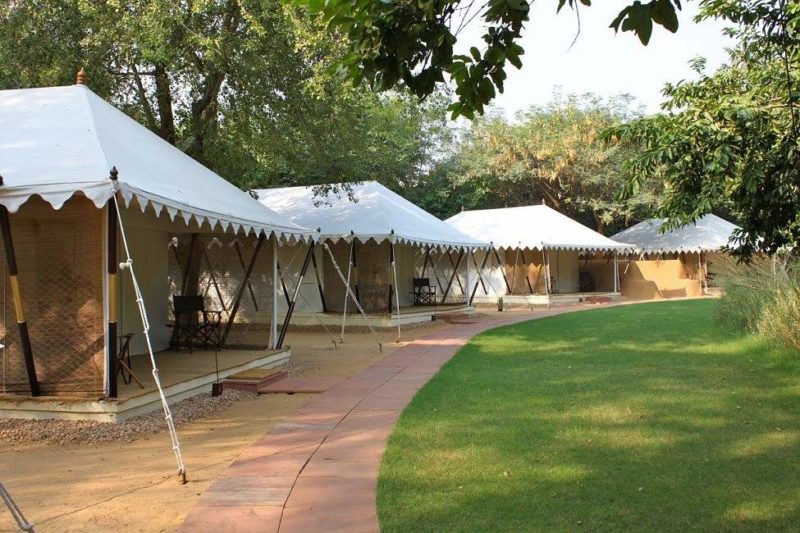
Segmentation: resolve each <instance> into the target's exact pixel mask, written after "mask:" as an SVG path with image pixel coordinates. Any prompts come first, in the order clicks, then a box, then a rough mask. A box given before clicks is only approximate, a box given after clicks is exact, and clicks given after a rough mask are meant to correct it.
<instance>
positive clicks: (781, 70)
mask: <svg viewBox="0 0 800 533" xmlns="http://www.w3.org/2000/svg"><path fill="white" fill-rule="evenodd" d="M708 17H720V18H723V19H725V20H728V21H730V22H732V23H734V24H736V25H737V28H736V29H732V30H731V31H730V33H731V34H732V35H734V36H735V37H737V38H738V41H739V44H738V45H737V46H736V48H735V49H734V50H732V51H731V56H730V61H729V64H728V65H726V66H724V67H723V68H721V69H720V70H719V71H717V72H715V73H713V74H708V73H706V72H705V71H704V62H703V61H696V62H695V65H694V66H695V69H696V72H697V74H698V75H699V79H698V80H696V81H689V82H687V81H683V82H681V83H678V84H675V85H668V86H667V87H666V88H665V89H664V93H665V95H666V96H667V98H668V100H667V102H666V104H665V105H664V112H663V113H661V114H659V115H656V116H653V117H647V118H643V119H640V120H636V121H633V122H631V123H628V124H624V125H622V126H620V127H618V128H614V129H612V130H610V131H609V132H608V133H607V136H608V138H610V139H622V140H624V141H627V142H639V143H641V144H642V145H643V146H644V150H642V151H640V152H639V153H637V154H634V156H633V157H632V158H631V160H630V162H629V164H628V168H629V170H631V173H632V176H633V179H632V180H631V182H630V184H629V186H628V188H627V193H628V194H634V193H636V191H637V190H638V189H639V188H640V187H641V186H642V183H643V182H644V181H648V180H652V179H659V180H663V181H664V182H665V184H666V191H667V192H666V197H665V201H664V204H663V206H662V207H663V209H662V212H661V215H662V216H665V217H667V218H668V219H669V221H668V223H667V224H666V225H665V229H669V228H673V227H675V226H678V225H681V224H684V223H686V222H692V221H694V220H696V219H697V218H699V217H700V216H702V215H704V214H705V213H708V212H710V211H711V210H713V209H717V208H720V207H722V208H728V207H730V206H733V211H734V213H735V214H736V218H737V219H738V220H739V221H740V222H741V226H742V228H743V234H742V235H740V236H739V237H740V243H739V244H740V246H739V247H738V248H736V249H734V250H733V253H734V254H737V255H740V256H744V257H747V256H750V255H751V254H753V253H754V252H755V251H759V250H760V251H765V252H767V253H775V252H776V251H778V250H779V249H781V248H782V247H786V246H797V244H798V243H799V242H800V215H798V213H800V113H799V112H798V108H797V104H798V98H799V97H800V33H798V31H800V5H798V4H797V3H791V2H778V3H776V2H771V1H768V0H751V1H744V0H706V1H704V2H703V3H702V12H701V18H708Z"/></svg>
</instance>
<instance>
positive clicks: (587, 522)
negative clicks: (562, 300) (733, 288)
mask: <svg viewBox="0 0 800 533" xmlns="http://www.w3.org/2000/svg"><path fill="white" fill-rule="evenodd" d="M716 304H717V302H715V301H710V300H703V301H697V300H695V301H682V302H659V303H650V304H637V305H625V306H619V307H616V308H606V309H596V310H589V311H581V312H575V313H567V314H564V315H561V316H556V317H551V318H542V319H540V320H534V321H530V322H525V323H521V324H517V325H514V326H509V327H503V328H498V329H495V330H492V331H488V332H486V333H483V334H481V335H480V336H478V337H475V338H473V339H472V340H471V341H470V342H469V343H468V344H467V346H465V347H464V348H462V349H461V350H460V351H459V352H458V353H457V354H456V355H455V357H454V358H453V359H452V360H451V361H450V362H449V363H447V364H445V366H444V367H443V368H442V369H441V370H440V372H439V373H438V374H437V375H435V376H434V377H433V378H432V379H431V380H430V381H429V382H428V383H427V384H426V385H425V386H424V387H423V388H422V389H421V390H420V391H419V392H418V393H417V395H416V396H415V397H414V399H413V400H412V401H411V404H409V406H408V407H407V408H406V409H405V410H404V411H403V413H402V415H401V417H400V419H399V421H398V422H397V424H396V426H395V428H394V431H393V433H392V435H391V436H390V438H389V443H388V447H387V450H386V452H385V454H384V456H383V461H382V464H381V470H380V475H379V478H378V494H377V504H378V516H379V518H380V526H381V531H385V532H389V533H391V532H395V531H403V532H406V531H584V530H585V531H603V532H612V531H687V530H688V531H742V530H768V531H790V530H793V529H795V528H796V524H797V523H798V522H799V521H800V509H798V507H797V505H796V502H797V497H796V493H797V491H798V490H800V478H798V476H797V474H796V471H795V469H793V468H787V465H790V464H794V462H795V461H796V460H797V439H798V438H800V398H799V397H798V387H797V377H796V376H797V374H798V371H800V361H798V359H797V358H796V357H793V356H791V355H789V354H786V353H784V352H783V351H782V350H774V349H771V347H770V346H769V345H768V344H767V343H765V342H764V341H763V340H761V339H759V338H754V337H752V336H747V335H742V334H731V333H730V332H729V331H726V330H724V329H722V328H720V327H718V326H717V325H716V324H715V323H714V320H713V318H712V315H713V310H714V307H715V306H716Z"/></svg>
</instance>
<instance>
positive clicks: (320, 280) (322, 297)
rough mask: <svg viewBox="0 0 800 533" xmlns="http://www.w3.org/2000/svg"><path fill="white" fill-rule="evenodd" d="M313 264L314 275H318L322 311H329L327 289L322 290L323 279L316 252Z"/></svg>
mask: <svg viewBox="0 0 800 533" xmlns="http://www.w3.org/2000/svg"><path fill="white" fill-rule="evenodd" d="M311 265H312V266H313V267H314V275H315V276H316V277H317V289H319V300H320V302H322V312H323V313H327V312H328V305H327V304H326V303H325V291H323V290H322V279H321V278H320V277H319V267H318V266H317V254H316V252H315V253H313V254H311Z"/></svg>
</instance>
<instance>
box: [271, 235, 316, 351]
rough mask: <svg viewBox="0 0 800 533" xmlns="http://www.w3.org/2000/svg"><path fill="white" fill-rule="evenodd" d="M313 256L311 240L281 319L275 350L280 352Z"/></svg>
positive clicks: (312, 242)
mask: <svg viewBox="0 0 800 533" xmlns="http://www.w3.org/2000/svg"><path fill="white" fill-rule="evenodd" d="M313 255H314V241H313V240H312V241H311V243H310V244H309V245H308V252H306V258H305V259H304V260H303V267H302V268H301V269H300V277H299V278H298V280H297V285H295V287H294V293H293V294H292V301H291V302H290V303H289V309H288V310H287V311H286V318H284V319H283V327H281V332H280V334H279V335H278V345H277V348H278V349H279V350H280V349H281V348H283V340H284V339H285V338H286V332H287V331H288V330H289V322H290V321H291V320H292V314H293V313H294V306H295V305H296V304H297V295H298V294H300V288H301V287H302V285H303V277H305V275H306V271H307V270H308V264H309V263H310V262H311V258H312V257H313Z"/></svg>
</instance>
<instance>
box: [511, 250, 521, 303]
mask: <svg viewBox="0 0 800 533" xmlns="http://www.w3.org/2000/svg"><path fill="white" fill-rule="evenodd" d="M518 264H519V248H517V251H516V253H515V254H514V267H513V268H512V269H511V287H512V294H513V289H516V288H517V265H518Z"/></svg>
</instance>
